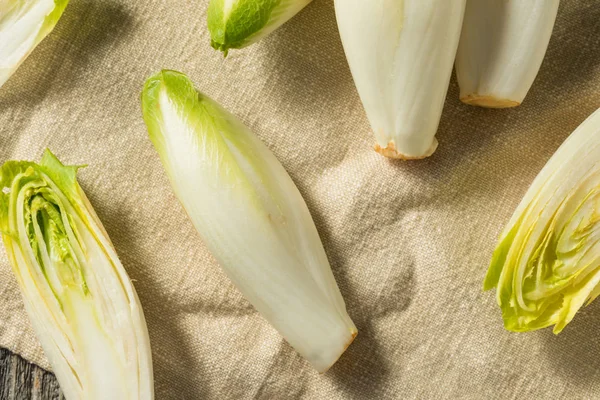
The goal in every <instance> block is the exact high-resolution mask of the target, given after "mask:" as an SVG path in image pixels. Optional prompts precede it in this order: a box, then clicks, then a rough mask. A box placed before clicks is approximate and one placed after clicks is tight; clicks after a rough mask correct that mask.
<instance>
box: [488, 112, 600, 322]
mask: <svg viewBox="0 0 600 400" xmlns="http://www.w3.org/2000/svg"><path fill="white" fill-rule="evenodd" d="M599 205H600V110H599V111H596V112H595V113H594V114H593V115H592V116H590V117H589V118H588V119H587V120H586V121H585V122H584V123H583V124H581V126H580V127H579V128H577V130H576V131H575V132H573V134H572V135H571V136H570V137H569V138H568V139H567V140H566V141H565V142H564V143H563V145H562V146H561V147H560V148H559V149H558V151H557V152H556V154H554V156H553V157H552V158H551V159H550V161H548V163H547V164H546V166H545V167H544V169H542V171H541V172H540V174H539V175H538V177H537V178H536V179H535V181H534V182H533V184H532V185H531V187H530V188H529V190H528V191H527V194H526V195H525V197H524V198H523V200H522V201H521V204H520V205H519V207H518V208H517V210H516V211H515V213H514V215H513V217H512V219H511V221H510V223H509V224H508V226H507V227H506V229H505V231H504V233H503V235H502V237H501V239H500V243H499V245H498V248H497V249H496V252H495V254H494V258H493V260H492V263H491V265H490V269H489V271H488V275H487V277H486V282H485V284H484V288H485V289H490V288H492V287H494V286H497V288H498V292H497V296H498V304H499V305H500V308H501V309H502V315H503V318H504V324H505V326H506V328H507V329H509V330H513V331H529V330H534V329H539V328H544V327H546V326H550V325H555V327H554V332H555V333H558V332H560V331H561V330H562V329H563V328H564V327H565V326H566V325H567V324H568V323H569V322H570V321H571V320H572V319H573V317H574V316H575V313H576V312H577V310H579V308H580V307H582V306H583V305H584V304H585V303H586V302H589V301H591V300H592V299H594V298H595V297H596V296H597V295H598V293H599V288H600V286H599V285H598V283H599V282H600V206H599Z"/></svg>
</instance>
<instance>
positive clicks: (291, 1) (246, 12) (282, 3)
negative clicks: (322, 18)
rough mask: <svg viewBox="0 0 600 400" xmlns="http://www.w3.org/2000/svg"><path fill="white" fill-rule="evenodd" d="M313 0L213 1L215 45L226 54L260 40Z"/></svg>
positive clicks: (211, 27) (210, 9) (211, 20)
mask: <svg viewBox="0 0 600 400" xmlns="http://www.w3.org/2000/svg"><path fill="white" fill-rule="evenodd" d="M311 1H312V0H211V2H210V4H209V5H208V30H209V31H210V36H211V45H212V47H214V48H215V49H216V50H221V51H222V52H223V53H225V55H227V52H228V51H229V49H241V48H243V47H246V46H249V45H251V44H253V43H256V42H258V41H259V40H260V39H262V38H263V37H265V36H267V35H268V34H269V33H271V32H273V31H274V30H275V29H277V28H279V27H280V26H281V25H283V24H284V23H286V22H287V21H288V20H289V19H290V18H292V17H293V16H294V15H296V14H297V13H298V12H299V11H300V10H302V9H303V8H304V7H305V6H306V5H308V3H310V2H311Z"/></svg>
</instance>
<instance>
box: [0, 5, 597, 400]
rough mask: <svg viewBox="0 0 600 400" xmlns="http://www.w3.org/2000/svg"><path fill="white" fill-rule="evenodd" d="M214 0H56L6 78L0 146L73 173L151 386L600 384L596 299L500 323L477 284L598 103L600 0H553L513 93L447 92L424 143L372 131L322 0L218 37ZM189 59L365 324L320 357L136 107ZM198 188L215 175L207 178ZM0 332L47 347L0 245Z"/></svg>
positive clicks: (591, 389) (24, 351) (564, 394)
mask: <svg viewBox="0 0 600 400" xmlns="http://www.w3.org/2000/svg"><path fill="white" fill-rule="evenodd" d="M207 4H208V1H207V0H198V1H189V0H168V1H167V0H144V1H141V0H136V1H131V0H101V1H93V0H71V4H69V6H68V7H67V9H66V11H65V14H64V16H63V17H62V19H61V21H60V22H59V24H58V26H57V27H56V29H55V30H54V32H53V33H52V34H51V35H50V36H49V37H48V38H47V39H46V40H44V42H42V43H41V44H40V46H39V47H38V48H37V49H36V50H35V52H34V53H33V54H32V55H31V56H30V57H29V59H28V60H27V61H26V62H25V63H24V64H23V65H22V66H21V68H20V69H19V70H18V71H17V73H16V74H15V75H14V76H13V77H12V78H11V79H10V80H9V82H8V83H7V84H6V85H5V86H4V87H2V88H1V89H0V161H5V160H9V159H30V160H38V159H39V157H40V155H41V153H42V151H43V149H44V148H46V147H48V148H50V149H51V150H52V151H53V152H55V153H56V154H57V155H58V157H59V158H60V159H61V160H63V161H64V162H65V163H69V164H88V167H87V168H85V169H83V170H81V172H80V174H79V177H80V183H81V185H82V187H83V188H84V190H85V191H86V193H87V195H88V197H89V198H90V200H91V202H92V204H93V205H94V207H95V209H96V211H97V212H98V214H99V216H100V219H101V220H102V221H103V223H104V225H105V227H106V229H107V231H108V233H109V235H110V237H111V239H112V241H113V242H114V244H115V247H116V249H117V252H118V253H119V255H120V257H121V260H122V261H123V264H124V266H125V268H126V269H127V271H128V273H129V275H130V277H131V278H132V279H133V281H134V284H135V287H136V289H137V291H138V293H139V297H140V299H141V302H142V305H143V307H144V311H145V314H146V318H147V320H148V328H149V332H150V339H151V344H152V350H153V358H154V370H155V386H156V394H157V396H156V397H157V398H158V399H161V400H162V399H269V400H270V399H326V400H333V399H396V398H408V399H457V398H460V399H463V398H464V399H511V398H519V399H533V398H535V399H558V398H565V399H588V398H592V397H597V396H600V379H599V378H600V376H599V372H598V371H599V370H600V302H598V301H596V303H595V304H592V305H591V306H589V307H588V308H586V309H584V310H581V311H580V312H579V313H578V315H577V316H576V318H575V319H574V321H573V322H572V323H571V324H570V325H569V326H568V327H567V328H566V329H565V331H564V332H563V333H561V334H560V335H559V336H554V335H553V334H552V332H551V331H550V330H549V329H545V330H542V331H537V332H532V333H526V334H516V333H510V332H507V331H505V330H504V329H503V326H502V320H501V314H500V311H499V309H498V307H497V305H496V301H495V293H494V292H486V293H484V292H482V290H481V287H482V280H483V277H484V275H485V272H486V269H487V265H488V262H489V259H490V256H491V253H492V251H493V249H494V246H495V244H496V240H497V238H498V235H499V234H500V232H501V230H502V229H503V227H504V225H505V224H506V223H507V221H508V219H509V217H510V216H511V214H512V212H513V210H514V208H515V207H516V206H517V204H518V202H519V200H520V199H521V197H522V196H523V194H524V193H525V191H526V190H527V187H528V185H529V184H530V183H531V181H532V180H533V178H534V177H535V176H536V174H537V173H538V172H539V171H540V169H541V168H542V167H543V165H544V164H545V163H546V161H547V160H548V159H549V157H550V156H551V155H552V154H553V153H554V151H555V150H556V149H557V148H558V146H559V145H560V144H561V143H562V141H563V140H564V139H565V138H566V137H567V136H568V135H569V134H570V133H571V132H572V131H573V130H574V129H575V128H576V127H577V126H578V125H579V124H580V123H581V122H582V121H583V120H584V119H585V118H586V117H587V116H588V115H590V114H591V113H592V112H593V111H594V110H595V109H596V108H598V107H600V39H599V38H600V23H599V21H600V4H599V3H598V2H597V0H563V1H562V3H561V6H560V10H559V16H558V19H557V25H556V27H555V29H554V33H553V36H552V40H551V43H550V47H549V49H548V53H547V55H546V58H545V60H544V63H543V65H542V68H541V71H540V74H539V75H538V77H537V79H536V81H535V84H534V86H533V88H532V90H531V91H530V93H529V95H528V97H527V98H526V100H525V102H524V103H523V105H522V106H520V107H518V108H516V109H508V110H486V109H480V108H475V107H470V106H466V105H463V104H461V103H460V102H459V101H458V88H457V85H456V82H455V80H453V82H452V83H451V87H450V90H449V93H448V99H447V101H446V105H445V108H444V113H443V116H442V120H441V124H440V128H439V131H438V135H437V137H438V139H439V142H440V146H439V149H438V150H437V152H436V153H435V154H434V155H433V156H432V157H431V158H429V159H426V160H423V161H414V162H392V161H389V160H387V159H384V158H383V157H381V156H380V155H378V154H376V153H375V152H374V151H373V150H372V145H373V144H374V139H373V137H372V133H371V132H370V128H369V125H368V121H367V119H366V117H365V114H364V111H363V108H362V105H361V103H360V100H359V98H358V95H357V93H356V89H355V87H354V84H353V81H352V77H351V75H350V71H349V69H348V66H347V63H346V60H345V57H344V53H343V49H342V46H341V42H340V39H339V35H338V32H337V27H336V22H335V15H334V9H333V2H332V0H315V1H314V2H313V3H312V4H310V5H309V6H308V7H307V8H306V9H304V10H303V11H302V12H301V13H300V14H299V15H297V16H296V17H295V18H294V19H293V20H291V21H290V22H289V23H287V24H286V25H284V26H283V27H282V28H281V29H279V30H278V31H276V32H275V33H274V34H272V35H271V36H269V37H268V38H266V39H265V40H263V41H262V42H260V43H258V44H256V45H254V46H252V47H250V48H247V49H244V50H242V51H231V52H230V54H229V56H228V57H227V58H223V56H222V55H221V54H220V53H218V52H216V51H214V50H213V49H212V48H211V47H210V45H209V42H210V40H209V35H208V32H207V29H206V8H207ZM162 68H169V69H176V70H180V71H182V72H185V73H186V74H188V75H189V76H190V77H191V79H192V80H193V81H194V82H195V83H196V85H197V87H198V88H199V89H200V90H202V91H203V92H205V93H206V94H208V95H209V96H211V97H212V98H214V99H215V100H217V101H219V102H220V103H221V104H223V105H224V106H225V107H226V108H228V109H229V110H231V111H232V112H233V113H235V114H236V115H238V116H239V117H240V118H241V120H242V121H244V123H246V124H247V125H248V126H249V127H250V128H251V129H252V130H253V131H254V132H256V134H257V135H258V136H259V137H260V138H261V139H262V140H263V141H264V142H265V143H266V144H267V146H268V147H269V148H270V149H271V150H272V151H273V152H274V153H275V155H276V156H277V157H278V158H279V160H280V161H281V163H282V164H283V165H284V167H285V168H286V169H287V170H288V171H289V173H290V175H291V176H292V178H293V179H294V181H295V182H296V184H297V185H298V187H299V189H300V191H301V192H302V194H303V196H304V198H305V199H306V202H307V204H308V207H309V209H310V211H311V213H312V215H313V217H314V220H315V222H316V224H317V228H318V230H319V233H320V235H321V238H322V240H323V244H324V246H325V249H326V251H327V254H328V256H329V258H330V261H331V265H332V268H333V272H334V274H335V277H336V279H337V282H338V284H339V286H340V289H341V292H342V294H343V296H344V298H345V300H346V304H347V307H348V312H349V314H350V316H351V317H352V319H353V320H354V321H355V323H356V325H357V327H358V330H359V335H358V337H357V339H356V340H355V342H354V343H353V344H352V345H351V346H350V348H349V349H348V351H347V352H346V353H345V354H344V355H343V356H342V358H341V359H340V360H339V362H338V363H337V364H336V365H335V366H334V367H333V368H332V369H331V370H330V371H329V372H328V373H327V374H325V375H319V374H318V373H317V372H315V371H314V370H313V369H311V367H310V366H309V365H308V364H307V363H306V362H305V361H304V360H303V359H302V358H301V357H300V356H298V355H297V354H296V353H295V352H294V350H293V349H292V348H291V347H290V346H289V345H288V344H287V343H285V342H284V340H283V339H282V338H281V337H280V335H279V334H278V333H277V332H276V331H275V330H274V329H273V328H272V327H270V326H269V325H268V323H267V322H266V321H265V320H264V319H262V318H261V316H260V315H259V314H258V313H257V312H256V311H255V310H254V309H253V308H252V306H251V305H250V304H249V303H248V302H247V301H246V300H245V299H244V298H243V297H242V296H241V295H240V293H239V292H238V291H237V290H236V288H235V287H234V286H233V285H232V284H231V283H230V282H229V281H228V279H227V278H226V277H225V275H224V273H223V272H222V271H221V270H220V268H219V266H218V265H217V263H216V262H215V260H214V259H213V258H212V257H211V255H210V254H209V252H208V251H207V249H206V248H205V247H204V245H203V244H202V242H201V240H200V238H199V235H198V234H197V233H196V231H195V230H194V228H193V226H192V224H191V222H190V220H189V219H188V218H187V216H186V214H185V212H184V210H183V208H182V207H181V206H180V204H179V203H178V201H177V199H176V198H175V196H174V194H173V192H172V190H171V188H170V185H169V182H168V181H167V178H166V175H165V173H164V171H163V168H162V165H161V164H160V162H159V159H158V156H157V154H156V152H155V150H154V148H153V147H152V145H151V143H150V141H149V140H148V136H147V132H146V127H145V125H144V122H143V121H142V117H141V111H140V92H141V89H142V85H143V83H144V80H145V79H146V78H147V77H148V76H149V75H151V74H152V73H155V72H156V71H158V70H160V69H162ZM207 195H209V194H207ZM0 299H1V301H0V346H4V347H7V348H9V349H11V350H13V351H15V352H17V353H19V354H21V355H23V356H24V357H25V358H27V359H29V360H31V361H34V362H36V363H38V364H40V365H41V366H43V367H46V368H49V365H48V363H47V360H46V359H45V358H44V355H43V352H42V351H41V348H40V346H39V344H38V342H37V340H36V338H35V336H34V334H33V331H32V329H31V327H30V324H29V322H28V319H27V316H26V314H25V311H24V309H23V305H22V301H21V298H20V293H19V289H18V287H17V283H16V281H15V279H14V277H13V275H12V272H11V269H10V266H9V264H8V261H7V259H6V255H5V252H4V250H0Z"/></svg>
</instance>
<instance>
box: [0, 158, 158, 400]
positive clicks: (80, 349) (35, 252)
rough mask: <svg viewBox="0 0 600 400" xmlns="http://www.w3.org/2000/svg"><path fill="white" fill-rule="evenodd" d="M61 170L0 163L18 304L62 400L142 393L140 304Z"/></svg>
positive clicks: (145, 350)
mask: <svg viewBox="0 0 600 400" xmlns="http://www.w3.org/2000/svg"><path fill="white" fill-rule="evenodd" d="M77 169H78V167H67V166H64V165H62V164H61V163H60V161H58V159H57V158H56V157H55V156H54V155H53V154H52V153H50V151H46V152H45V153H44V156H43V157H42V160H41V162H40V163H39V164H36V163H32V162H25V161H9V162H6V163H5V164H4V165H3V166H2V168H1V169H0V189H2V192H0V231H1V232H2V239H3V241H4V245H5V247H6V252H7V254H8V258H9V260H10V263H11V264H12V267H13V272H14V274H15V277H16V278H17V282H18V284H19V286H20V288H21V293H22V297H23V301H24V303H25V309H26V311H27V314H28V315H29V319H30V321H31V324H32V325H33V328H34V330H35V333H36V335H37V337H38V339H39V341H40V343H41V345H42V348H43V349H44V353H45V354H46V357H47V358H48V360H49V361H50V364H51V365H52V369H53V371H54V373H55V374H56V377H57V378H58V382H59V384H60V387H61V389H62V391H63V393H64V394H65V396H66V398H67V399H68V400H74V399H86V400H89V399H92V400H96V399H136V400H137V399H152V398H153V390H154V389H153V376H152V359H151V358H152V357H151V353H150V342H149V339H148V330H147V328H146V322H145V320H144V315H143V312H142V308H141V306H140V302H139V300H138V297H137V295H136V293H135V290H134V288H133V286H132V284H131V281H130V280H129V278H128V276H127V273H126V272H125V270H124V269H123V266H122V265H121V263H120V262H119V259H118V258H117V254H116V253H115V250H114V248H113V245H112V244H111V242H110V239H109V237H108V235H107V234H106V231H105V230H104V228H103V227H102V224H101V223H100V221H99V219H98V217H97V216H96V213H95V212H94V210H93V208H92V206H91V205H90V203H89V202H88V200H87V198H86V196H85V194H84V193H83V191H82V189H81V187H80V186H79V184H78V183H77V180H76V177H75V175H76V172H77Z"/></svg>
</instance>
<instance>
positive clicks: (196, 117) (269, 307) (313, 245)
mask: <svg viewBox="0 0 600 400" xmlns="http://www.w3.org/2000/svg"><path fill="white" fill-rule="evenodd" d="M142 108H143V115H144V119H145V121H146V125H147V127H148V131H149V134H150V139H151V140H152V143H153V144H154V147H155V148H156V150H157V151H158V154H159V156H160V159H161V161H162V163H163V166H164V167H165V170H166V172H167V175H168V176H169V178H170V181H171V184H172V186H173V189H174V190H175V193H176V194H177V197H178V198H179V200H180V201H181V203H182V204H183V206H184V208H185V209H186V210H187V212H188V215H189V216H190V218H191V220H192V222H193V223H194V225H195V227H196V229H197V230H198V232H199V233H200V234H201V236H202V238H203V240H204V242H205V244H206V245H207V247H208V248H209V250H210V251H211V252H212V254H213V255H214V256H215V257H216V259H217V260H218V261H219V263H220V264H221V266H222V267H223V269H224V270H225V272H226V273H227V275H228V276H229V278H230V279H231V280H232V281H233V283H234V284H235V285H236V286H237V287H238V288H239V289H240V291H241V292H242V293H243V294H244V296H245V297H246V298H247V299H248V300H249V301H250V302H251V303H252V304H253V305H254V307H255V308H256V309H257V310H258V311H259V312H260V313H261V314H262V315H263V317H265V318H266V319H267V320H268V321H269V322H270V323H271V324H272V325H273V326H274V327H275V328H276V329H277V330H278V331H279V332H280V333H281V334H282V335H283V337H285V338H286V339H287V341H288V342H289V343H290V344H291V345H292V346H293V347H294V348H295V349H296V350H297V351H298V352H299V353H300V354H301V355H302V356H303V357H304V358H306V359H307V360H308V361H309V362H310V363H311V364H312V365H313V366H314V367H315V368H316V369H317V370H318V371H320V372H324V371H325V370H327V369H328V368H329V367H330V366H331V365H332V364H333V363H335V361H336V360H337V359H338V358H339V357H340V355H341V354H342V353H343V352H344V351H345V350H346V348H347V347H348V346H349V345H350V343H351V342H352V340H353V339H354V337H355V336H356V334H357V330H356V327H355V326H354V324H353V322H352V320H351V319H350V317H349V316H348V314H347V312H346V306H345V304H344V300H343V299H342V296H341V294H340V291H339V289H338V287H337V284H336V282H335V279H334V277H333V274H332V272H331V268H330V266H329V262H328V261H327V256H326V255H325V251H324V249H323V245H322V244H321V241H320V239H319V235H318V233H317V230H316V228H315V225H314V223H313V220H312V218H311V216H310V214H309V211H308V208H307V207H306V204H305V203H304V200H303V199H302V197H301V195H300V193H299V192H298V189H297V188H296V186H295V185H294V183H293V182H292V180H291V178H290V177H289V175H288V174H287V172H286V171H285V170H284V169H283V167H282V166H281V164H280V163H279V161H277V159H276V158H275V156H274V155H273V154H272V153H271V152H270V151H269V149H268V148H267V147H266V146H265V145H264V144H263V143H262V142H261V141H260V140H259V139H258V138H257V137H256V136H255V135H254V134H253V133H252V132H250V131H249V130H248V128H246V127H245V126H244V125H243V124H242V123H241V122H240V121H239V120H238V119H237V118H236V117H234V116H233V115H232V114H230V113H229V112H227V111H226V110H224V109H223V108H221V107H220V106H219V105H218V104H217V103H215V102H214V101H213V100H211V99H209V98H208V97H207V96H205V95H203V94H201V93H198V92H197V91H196V90H195V89H194V86H193V84H192V82H191V81H190V80H189V79H188V78H187V77H186V76H185V75H183V74H181V73H179V72H175V71H162V72H160V73H158V74H156V75H155V76H152V77H151V78H149V79H148V80H147V82H146V85H145V87H144V91H143V94H142Z"/></svg>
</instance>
